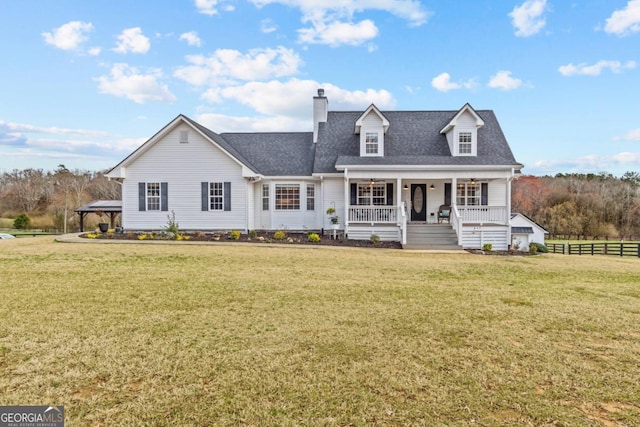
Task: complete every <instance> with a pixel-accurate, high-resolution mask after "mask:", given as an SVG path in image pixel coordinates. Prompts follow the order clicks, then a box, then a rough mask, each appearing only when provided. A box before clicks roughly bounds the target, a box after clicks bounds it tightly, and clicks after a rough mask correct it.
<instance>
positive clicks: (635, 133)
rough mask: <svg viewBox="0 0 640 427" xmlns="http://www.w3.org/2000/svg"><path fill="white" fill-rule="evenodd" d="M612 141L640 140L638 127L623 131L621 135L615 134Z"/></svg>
mask: <svg viewBox="0 0 640 427" xmlns="http://www.w3.org/2000/svg"><path fill="white" fill-rule="evenodd" d="M613 140H614V141H640V129H633V130H630V131H629V132H627V133H625V134H624V135H623V136H616V137H614V138H613Z"/></svg>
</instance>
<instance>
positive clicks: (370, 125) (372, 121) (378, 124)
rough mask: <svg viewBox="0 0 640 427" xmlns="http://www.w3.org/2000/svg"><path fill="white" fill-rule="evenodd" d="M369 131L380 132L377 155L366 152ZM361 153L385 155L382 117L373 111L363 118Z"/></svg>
mask: <svg viewBox="0 0 640 427" xmlns="http://www.w3.org/2000/svg"><path fill="white" fill-rule="evenodd" d="M367 132H375V133H377V134H378V149H379V152H378V154H377V155H373V154H366V152H365V136H366V134H367ZM360 155H361V156H384V129H383V127H382V119H381V118H380V116H378V115H377V114H376V113H375V112H373V111H371V112H369V114H367V116H366V117H365V118H364V119H362V126H361V128H360Z"/></svg>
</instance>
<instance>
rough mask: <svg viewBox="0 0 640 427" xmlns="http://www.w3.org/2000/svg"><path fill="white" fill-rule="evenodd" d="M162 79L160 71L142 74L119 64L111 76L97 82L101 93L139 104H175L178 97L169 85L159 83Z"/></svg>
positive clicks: (98, 79) (113, 69)
mask: <svg viewBox="0 0 640 427" xmlns="http://www.w3.org/2000/svg"><path fill="white" fill-rule="evenodd" d="M161 78H162V72H161V71H160V70H158V69H150V70H148V72H147V74H142V73H140V72H139V71H138V69H137V68H135V67H130V66H129V65H127V64H122V63H119V64H115V65H114V66H113V67H112V68H111V74H110V76H101V77H98V78H97V79H95V80H96V81H98V89H99V92H100V93H105V94H109V95H114V96H118V97H122V98H127V99H130V100H132V101H134V102H136V103H138V104H144V103H145V102H148V101H157V102H175V100H176V97H175V96H174V95H173V94H172V93H171V92H170V91H169V88H168V87H167V85H165V84H161V83H160V82H159V80H160V79H161Z"/></svg>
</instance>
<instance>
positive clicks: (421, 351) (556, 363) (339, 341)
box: [0, 238, 640, 425]
mask: <svg viewBox="0 0 640 427" xmlns="http://www.w3.org/2000/svg"><path fill="white" fill-rule="evenodd" d="M5 243H8V244H5ZM596 260H597V262H596ZM0 266H1V271H0V274H1V278H0V283H1V285H0V286H1V287H2V292H3V298H2V300H1V301H0V369H2V373H3V375H2V376H1V377H0V396H2V401H3V404H7V405H8V404H49V403H52V404H64V405H65V413H66V414H67V417H68V420H69V422H70V423H72V424H73V425H127V424H128V425H134V424H135V425H140V424H146V425H318V424H320V425H407V424H411V425H468V424H472V423H475V424H479V425H593V423H594V422H596V423H604V421H602V420H605V421H607V422H611V423H614V424H616V425H632V424H633V423H634V421H633V420H637V417H638V411H637V402H638V401H640V395H639V391H638V386H637V385H638V384H639V383H640V371H638V369H637V366H639V365H640V322H639V320H640V319H639V317H640V309H639V305H638V298H639V297H638V286H639V285H638V283H640V262H638V260H637V259H618V258H616V259H608V258H606V259H605V258H604V257H602V258H600V257H599V258H597V259H596V258H591V257H568V256H559V255H558V256H554V255H546V256H542V257H527V258H503V257H479V256H473V255H465V254H460V255H444V254H440V255H438V254H419V253H407V252H402V251H393V250H363V249H336V248H313V247H307V248H290V247H288V248H266V247H259V246H258V247H256V246H232V247H231V246H183V245H130V244H129V245H113V244H112V245H99V244H55V243H52V242H51V239H50V238H34V239H20V240H18V239H16V241H6V242H3V243H2V245H0ZM607 408H609V409H611V408H614V409H615V410H613V409H612V410H609V409H607Z"/></svg>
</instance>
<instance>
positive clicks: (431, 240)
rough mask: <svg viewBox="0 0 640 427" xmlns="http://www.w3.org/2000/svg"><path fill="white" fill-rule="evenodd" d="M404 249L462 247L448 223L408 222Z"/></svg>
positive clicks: (450, 248) (453, 248) (448, 248)
mask: <svg viewBox="0 0 640 427" xmlns="http://www.w3.org/2000/svg"><path fill="white" fill-rule="evenodd" d="M404 248H405V249H436V250H456V249H462V246H460V245H458V238H457V236H456V232H455V231H454V230H453V228H451V225H450V224H409V225H407V244H406V245H404Z"/></svg>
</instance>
